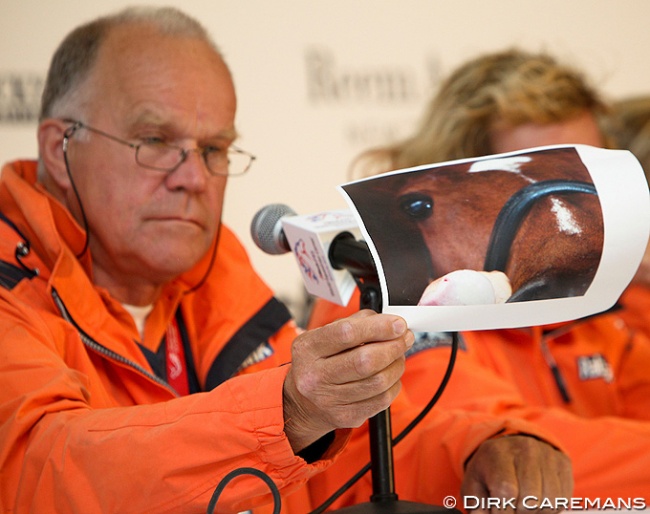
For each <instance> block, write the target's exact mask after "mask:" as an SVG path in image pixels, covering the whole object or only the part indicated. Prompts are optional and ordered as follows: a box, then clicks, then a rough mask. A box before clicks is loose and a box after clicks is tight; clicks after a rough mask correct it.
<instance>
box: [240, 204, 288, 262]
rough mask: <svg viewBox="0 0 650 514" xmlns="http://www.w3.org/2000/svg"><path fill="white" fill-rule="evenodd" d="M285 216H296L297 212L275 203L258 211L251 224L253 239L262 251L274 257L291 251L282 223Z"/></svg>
mask: <svg viewBox="0 0 650 514" xmlns="http://www.w3.org/2000/svg"><path fill="white" fill-rule="evenodd" d="M285 216H296V212H295V211H294V210H293V209H292V208H291V207H289V206H287V205H284V204H281V203H273V204H270V205H267V206H266V207H262V208H261V209H260V210H259V211H257V214H255V216H254V217H253V221H252V222H251V237H252V238H253V241H254V242H255V244H256V245H257V246H258V248H259V249H260V250H262V251H263V252H265V253H270V254H272V255H279V254H283V253H287V252H290V251H291V248H290V247H289V242H288V241H287V238H286V236H285V235H284V232H283V231H282V223H281V222H280V220H282V218H284V217H285Z"/></svg>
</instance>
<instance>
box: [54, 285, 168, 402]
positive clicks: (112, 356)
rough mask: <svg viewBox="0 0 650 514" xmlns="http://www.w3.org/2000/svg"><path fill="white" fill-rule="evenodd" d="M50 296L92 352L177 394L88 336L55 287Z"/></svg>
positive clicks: (159, 379) (165, 384)
mask: <svg viewBox="0 0 650 514" xmlns="http://www.w3.org/2000/svg"><path fill="white" fill-rule="evenodd" d="M52 298H53V299H54V303H56V306H57V307H58V308H59V312H60V313H61V316H62V317H63V319H64V320H66V321H67V322H68V323H70V324H71V325H72V326H73V327H74V328H75V329H76V330H77V332H78V333H79V337H80V338H81V341H82V342H83V344H84V345H85V346H87V347H88V348H90V349H91V350H93V351H94V352H97V353H99V354H101V355H103V356H104V357H108V358H109V359H111V360H114V361H117V362H119V363H121V364H124V365H126V366H128V367H130V368H132V369H134V370H136V371H137V372H139V373H141V374H143V375H144V376H146V377H147V378H149V379H151V380H153V381H154V382H156V383H157V384H160V385H161V386H163V387H164V388H165V389H167V390H168V391H171V392H172V393H173V394H174V396H179V395H178V393H177V392H176V391H175V390H174V388H173V387H171V386H170V385H169V384H168V383H167V382H165V381H164V380H163V379H162V378H160V377H158V376H156V375H154V374H153V373H151V372H149V371H148V370H146V369H145V368H143V367H142V366H140V365H139V364H137V363H135V362H133V361H131V360H129V359H127V358H126V357H124V356H122V355H120V354H119V353H116V352H114V351H112V350H109V349H108V348H106V347H105V346H103V345H102V344H100V343H98V342H97V341H95V340H94V339H93V338H92V337H90V336H89V335H88V334H86V332H84V331H83V330H82V329H81V327H80V326H79V325H77V323H76V322H75V321H74V319H72V316H70V313H69V312H68V309H67V308H66V306H65V304H64V303H63V300H62V299H61V297H60V296H59V293H57V291H56V289H54V288H52Z"/></svg>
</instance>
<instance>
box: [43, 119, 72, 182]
mask: <svg viewBox="0 0 650 514" xmlns="http://www.w3.org/2000/svg"><path fill="white" fill-rule="evenodd" d="M69 126H70V125H69V124H66V123H64V122H63V121H61V120H56V119H52V118H48V119H45V120H43V121H42V122H41V123H40V124H39V126H38V149H39V155H40V158H41V160H42V162H43V165H44V166H45V172H46V173H47V175H49V177H50V178H51V179H52V180H53V181H54V182H55V183H56V185H57V186H58V187H60V188H61V189H63V190H68V189H69V188H70V177H69V176H68V172H67V169H66V166H65V159H64V155H63V139H64V135H65V131H66V129H67V128H68V127H69Z"/></svg>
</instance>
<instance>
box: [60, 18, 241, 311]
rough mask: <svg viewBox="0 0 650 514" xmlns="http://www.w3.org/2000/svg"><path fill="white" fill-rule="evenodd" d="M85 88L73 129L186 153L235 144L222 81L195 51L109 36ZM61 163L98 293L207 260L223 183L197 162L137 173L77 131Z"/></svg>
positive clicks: (112, 147)
mask: <svg viewBox="0 0 650 514" xmlns="http://www.w3.org/2000/svg"><path fill="white" fill-rule="evenodd" d="M89 81H90V82H89V83H88V84H87V86H88V87H91V88H93V91H94V94H93V95H92V97H91V105H90V106H89V108H87V109H86V112H89V113H90V114H89V117H88V119H82V120H81V121H82V122H84V123H87V124H88V125H89V126H91V127H94V128H97V129H99V130H102V131H104V132H107V133H109V134H112V135H114V136H116V137H119V138H121V139H124V140H127V141H129V142H133V143H136V144H138V143H140V142H142V141H147V140H150V138H156V139H162V140H164V141H165V142H168V143H169V144H173V145H176V146H179V147H182V148H186V149H187V148H196V147H197V146H207V145H210V146H223V145H224V144H226V145H228V144H229V143H231V142H232V140H233V139H234V137H235V130H234V117H235V109H236V99H235V92H234V88H233V84H232V80H231V77H230V74H229V71H228V70H227V68H226V66H225V64H224V63H223V62H222V60H221V59H220V58H219V57H218V56H217V55H216V53H215V52H214V51H213V50H212V49H211V48H210V47H209V46H207V45H206V44H205V43H202V42H199V41H197V40H194V39H188V38H172V37H165V36H161V35H158V34H156V33H154V32H152V31H151V30H150V29H147V28H141V27H137V28H133V27H131V28H121V29H117V30H115V31H114V32H112V33H111V35H110V36H109V39H108V40H107V41H106V43H105V45H104V46H103V47H102V49H101V50H100V55H99V59H98V62H97V64H96V66H95V68H94V70H93V72H92V74H91V77H90V79H89ZM68 155H69V162H70V169H71V173H72V176H73V178H74V180H75V184H76V186H77V188H78V191H79V195H80V197H81V202H82V205H83V208H84V210H85V213H86V216H87V218H88V225H89V232H90V249H91V252H92V255H93V264H94V269H93V271H94V274H95V281H96V282H97V283H98V284H100V285H102V286H104V287H108V288H109V290H111V292H113V293H114V294H115V295H116V296H117V297H120V296H122V295H121V293H120V291H121V290H124V289H129V288H131V287H138V286H139V285H148V284H152V285H160V284H162V283H164V282H166V281H168V280H170V279H172V278H174V277H175V276H177V275H178V274H180V273H182V272H184V271H186V270H188V269H189V268H191V267H192V266H193V265H194V264H195V263H196V262H197V261H198V260H199V259H200V258H201V257H202V256H203V255H204V254H205V253H206V252H207V250H208V249H209V247H210V244H211V242H212V240H213V239H214V237H215V234H216V232H217V230H218V226H219V220H220V216H221V210H222V204H223V195H224V191H225V186H226V177H224V176H213V175H210V174H209V172H208V170H207V168H206V166H205V163H204V162H203V159H202V157H201V155H200V154H199V153H197V152H190V154H189V155H188V156H187V159H186V161H185V162H184V163H182V164H181V165H180V166H179V167H178V168H177V169H176V170H175V171H173V172H171V173H166V172H163V171H157V170H152V169H146V168H143V167H141V166H139V165H138V164H137V163H136V160H135V151H134V150H133V149H132V148H129V147H128V146H125V145H121V144H119V143H117V142H115V141H112V140H110V139H108V138H106V137H103V136H101V135H99V134H96V133H93V132H91V131H89V130H84V129H79V131H78V133H76V134H75V135H74V136H73V138H72V139H71V141H70V145H69V152H68ZM68 197H69V195H68ZM123 301H124V300H123Z"/></svg>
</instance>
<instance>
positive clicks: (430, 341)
mask: <svg viewBox="0 0 650 514" xmlns="http://www.w3.org/2000/svg"><path fill="white" fill-rule="evenodd" d="M414 335H415V342H414V343H413V346H411V348H410V349H409V351H408V352H406V356H407V357H410V356H411V355H414V354H416V353H418V352H421V351H422V350H428V349H429V348H443V347H445V346H448V347H450V348H451V342H452V338H451V332H415V334H414ZM458 349H459V350H466V349H467V348H466V346H465V341H464V340H463V337H462V335H461V334H458Z"/></svg>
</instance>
